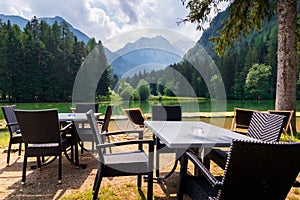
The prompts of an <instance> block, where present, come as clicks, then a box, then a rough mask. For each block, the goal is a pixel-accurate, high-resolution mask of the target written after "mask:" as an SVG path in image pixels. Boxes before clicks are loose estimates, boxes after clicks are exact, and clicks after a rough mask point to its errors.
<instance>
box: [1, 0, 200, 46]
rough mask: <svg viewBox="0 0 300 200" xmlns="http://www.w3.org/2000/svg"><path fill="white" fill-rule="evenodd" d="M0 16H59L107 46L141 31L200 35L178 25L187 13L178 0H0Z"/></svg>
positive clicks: (193, 37)
mask: <svg viewBox="0 0 300 200" xmlns="http://www.w3.org/2000/svg"><path fill="white" fill-rule="evenodd" d="M0 13H1V14H7V15H19V16H22V17H24V18H26V19H31V18H32V17H33V16H37V17H54V16H61V17H63V18H64V19H65V20H66V21H67V22H69V23H71V24H72V25H73V26H74V27H75V28H78V29H79V30H81V31H82V32H84V33H85V34H87V35H88V36H90V37H94V38H96V40H101V41H103V43H105V41H108V42H107V45H109V44H108V43H109V41H110V42H111V41H115V40H118V44H119V45H122V44H123V43H126V42H127V41H134V40H136V39H137V38H138V37H140V36H141V35H140V34H136V35H137V36H133V35H135V34H133V33H136V32H141V31H136V30H144V29H147V30H149V29H151V30H154V29H155V30H158V29H159V30H160V31H163V30H166V32H168V31H172V32H176V33H178V34H180V35H183V36H185V37H187V38H189V39H190V40H193V41H197V40H198V39H199V38H200V36H201V32H199V31H197V30H196V25H195V24H190V23H185V24H184V23H182V24H180V25H177V23H176V22H177V21H178V19H180V18H181V19H182V18H184V17H185V16H186V15H187V14H188V10H187V9H186V8H185V7H184V6H183V5H182V3H181V1H180V0H66V1H62V0H42V1H41V0H25V1H24V0H1V7H0ZM142 32H143V34H145V31H142ZM151 32H152V31H151ZM154 32H155V31H154ZM128 33H129V34H128ZM124 34H125V35H126V34H127V36H126V37H124ZM128 35H130V37H129V36H128ZM143 36H146V37H147V36H148V35H143ZM116 37H117V39H116ZM149 37H151V36H150V35H149ZM121 43H122V44H121ZM112 48H113V47H112ZM116 48H117V47H116Z"/></svg>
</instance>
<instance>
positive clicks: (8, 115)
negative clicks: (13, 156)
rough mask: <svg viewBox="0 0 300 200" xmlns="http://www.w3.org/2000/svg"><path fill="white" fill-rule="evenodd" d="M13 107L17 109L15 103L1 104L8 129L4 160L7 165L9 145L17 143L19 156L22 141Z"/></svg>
mask: <svg viewBox="0 0 300 200" xmlns="http://www.w3.org/2000/svg"><path fill="white" fill-rule="evenodd" d="M15 109H17V106H16V105H9V106H2V112H3V115H4V118H5V121H6V126H7V127H8V131H9V143H8V150H7V161H6V163H7V165H9V160H10V152H11V146H12V145H13V144H19V156H20V155H21V148H22V143H23V140H22V134H21V131H20V127H19V125H18V121H17V118H16V115H15V112H14V111H15Z"/></svg>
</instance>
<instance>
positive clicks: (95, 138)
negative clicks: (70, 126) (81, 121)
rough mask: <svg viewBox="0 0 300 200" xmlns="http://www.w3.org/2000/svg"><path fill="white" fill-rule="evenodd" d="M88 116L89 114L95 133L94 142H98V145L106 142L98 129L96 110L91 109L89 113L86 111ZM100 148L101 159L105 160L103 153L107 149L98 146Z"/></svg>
mask: <svg viewBox="0 0 300 200" xmlns="http://www.w3.org/2000/svg"><path fill="white" fill-rule="evenodd" d="M86 116H87V119H88V121H89V123H90V126H91V130H92V135H93V138H94V142H95V144H96V147H97V145H98V144H104V140H103V138H102V137H101V133H100V132H99V129H98V125H97V121H96V118H95V116H94V112H93V110H89V111H88V112H87V113H86ZM97 149H98V151H99V152H98V154H99V159H100V160H101V161H104V158H103V154H104V153H105V149H104V148H101V149H99V148H97Z"/></svg>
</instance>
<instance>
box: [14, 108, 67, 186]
mask: <svg viewBox="0 0 300 200" xmlns="http://www.w3.org/2000/svg"><path fill="white" fill-rule="evenodd" d="M15 114H16V118H17V120H18V122H19V126H20V130H21V131H22V138H23V142H24V143H25V155H24V162H23V173H22V184H25V181H26V167H27V158H28V157H37V158H38V167H41V166H42V165H41V160H40V157H44V156H56V157H58V183H61V181H62V151H65V150H66V149H67V148H69V147H70V145H72V142H71V141H68V139H67V138H64V140H62V138H61V130H60V127H59V126H60V125H59V120H58V112H57V109H49V110H15ZM70 139H71V137H70Z"/></svg>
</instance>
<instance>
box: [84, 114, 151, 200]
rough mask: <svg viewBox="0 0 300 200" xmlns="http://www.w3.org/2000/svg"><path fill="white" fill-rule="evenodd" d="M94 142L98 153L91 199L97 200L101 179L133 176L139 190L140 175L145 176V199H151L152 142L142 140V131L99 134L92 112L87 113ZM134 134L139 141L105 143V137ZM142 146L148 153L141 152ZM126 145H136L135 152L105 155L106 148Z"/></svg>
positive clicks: (140, 183)
mask: <svg viewBox="0 0 300 200" xmlns="http://www.w3.org/2000/svg"><path fill="white" fill-rule="evenodd" d="M87 118H88V120H89V122H90V126H91V129H92V134H93V136H94V141H95V143H96V148H97V151H98V154H97V156H98V169H97V174H96V177H95V181H94V186H93V199H94V200H95V199H97V196H98V192H99V189H100V185H101V181H102V178H103V177H115V176H134V175H137V185H138V189H139V190H140V189H141V185H142V175H147V178H148V191H147V199H152V195H153V151H154V142H153V140H143V139H142V138H143V131H142V130H132V131H130V130H125V131H116V132H103V133H100V131H99V129H98V127H97V121H96V119H95V117H94V113H93V111H92V110H90V111H88V112H87ZM128 133H136V134H138V135H139V140H128V141H121V142H111V143H105V142H104V141H105V140H106V138H105V137H109V136H111V135H118V134H128ZM143 144H148V153H146V152H145V151H144V150H143ZM126 145H137V147H138V149H137V150H130V151H122V152H115V153H107V151H106V149H107V148H112V147H117V146H118V147H120V146H126Z"/></svg>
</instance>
